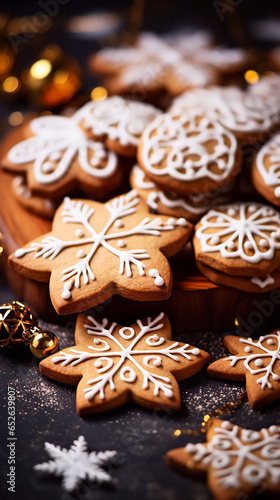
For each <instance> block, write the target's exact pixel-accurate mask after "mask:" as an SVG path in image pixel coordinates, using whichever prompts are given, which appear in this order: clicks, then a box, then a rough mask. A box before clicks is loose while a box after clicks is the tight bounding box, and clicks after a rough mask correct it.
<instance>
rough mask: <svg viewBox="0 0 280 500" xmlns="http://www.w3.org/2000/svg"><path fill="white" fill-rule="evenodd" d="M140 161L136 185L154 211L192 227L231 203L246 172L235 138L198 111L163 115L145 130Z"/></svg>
mask: <svg viewBox="0 0 280 500" xmlns="http://www.w3.org/2000/svg"><path fill="white" fill-rule="evenodd" d="M137 156H138V162H139V166H136V167H134V169H133V170H132V174H131V184H132V186H133V187H134V188H135V189H137V190H139V192H140V194H141V196H143V197H144V198H145V200H146V201H147V203H148V205H149V206H150V208H151V209H152V210H154V211H156V212H157V213H166V214H169V215H173V216H184V217H187V218H188V219H189V220H191V221H192V222H194V221H197V220H198V219H199V217H200V216H201V215H202V214H203V213H205V212H206V211H207V210H208V209H209V208H210V206H213V204H216V203H217V202H218V201H220V202H221V201H222V199H223V200H225V199H228V196H229V193H230V192H231V190H232V184H233V180H234V179H235V177H236V175H237V174H238V172H239V170H240V167H241V153H240V150H239V147H238V142H237V140H236V138H235V136H234V135H233V134H232V133H231V132H230V131H229V130H227V129H226V128H225V127H224V126H223V125H221V124H220V123H218V121H217V120H214V119H212V118H210V117H208V116H207V115H206V113H205V112H204V110H203V109H199V108H196V109H192V110H190V111H189V112H188V113H184V112H182V113H181V112H178V113H165V114H162V115H159V116H158V117H157V118H156V119H155V120H153V122H152V123H150V125H148V126H147V127H146V128H145V130H144V132H143V134H142V137H141V140H140V144H139V148H138V155H137Z"/></svg>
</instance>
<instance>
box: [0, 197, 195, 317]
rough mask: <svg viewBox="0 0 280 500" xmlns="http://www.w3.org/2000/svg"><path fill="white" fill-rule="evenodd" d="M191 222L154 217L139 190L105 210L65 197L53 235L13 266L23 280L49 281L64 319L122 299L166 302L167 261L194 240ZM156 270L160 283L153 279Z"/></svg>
mask: <svg viewBox="0 0 280 500" xmlns="http://www.w3.org/2000/svg"><path fill="white" fill-rule="evenodd" d="M191 232H192V225H191V224H189V223H188V222H187V221H186V220H185V219H182V218H180V219H178V220H177V219H173V220H172V224H171V223H170V220H169V217H167V216H161V217H158V216H155V215H151V214H149V212H148V207H147V205H146V204H145V203H144V202H143V201H141V200H140V199H139V196H138V194H137V192H136V191H131V192H129V193H127V194H125V195H122V196H118V197H117V198H114V199H113V200H111V201H109V202H108V203H106V205H103V204H101V203H98V202H95V201H90V200H86V201H85V200H70V199H69V198H65V200H64V203H63V204H62V205H61V206H60V207H59V209H58V210H57V212H56V215H55V217H54V221H53V230H52V232H50V233H48V234H46V235H45V236H43V237H40V238H37V239H36V240H34V241H33V242H31V243H30V244H29V245H26V246H25V247H24V248H21V249H18V250H17V251H16V252H15V253H14V254H13V255H12V256H11V257H10V263H11V265H12V266H13V267H15V268H16V270H17V271H19V272H20V273H22V274H24V275H27V276H29V277H32V278H33V279H35V280H38V281H48V280H49V277H50V276H51V277H50V296H51V300H52V303H53V306H54V308H55V309H56V311H57V312H58V313H59V314H68V313H73V312H81V311H82V310H85V309H88V308H89V307H93V306H95V305H97V304H99V303H100V302H104V301H105V300H107V299H108V298H109V297H111V296H112V295H113V294H115V293H117V294H119V295H122V296H124V297H129V298H132V299H136V300H161V299H164V298H168V297H169V295H170V293H171V286H172V275H171V269H170V266H169V263H168V261H167V259H166V258H165V256H164V255H166V256H168V257H169V256H171V255H174V254H175V253H177V252H178V251H179V250H180V249H181V248H182V247H183V246H184V244H185V243H186V241H187V240H188V239H189V237H190V235H191ZM154 269H156V270H157V273H158V275H159V276H160V277H161V280H156V279H154V278H156V277H157V275H156V276H154V277H153V276H152V275H151V274H150V271H151V270H154Z"/></svg>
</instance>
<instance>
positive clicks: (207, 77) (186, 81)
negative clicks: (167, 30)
mask: <svg viewBox="0 0 280 500" xmlns="http://www.w3.org/2000/svg"><path fill="white" fill-rule="evenodd" d="M192 40H193V39H191V38H190V40H189V42H188V43H189V46H191V44H192ZM185 45H186V42H185ZM192 50H194V49H192ZM90 65H91V67H92V69H93V71H94V72H97V73H99V74H101V75H105V76H107V77H108V78H107V80H106V86H107V88H109V89H110V91H111V93H113V94H114V93H122V92H131V91H136V90H140V91H141V90H142V95H141V94H140V96H141V97H142V98H143V99H145V98H146V97H147V94H148V95H149V92H150V91H152V92H156V93H157V92H159V91H161V90H167V91H169V92H171V93H172V94H174V95H178V94H179V93H180V92H183V91H184V90H187V89H189V88H193V87H196V86H197V85H202V86H208V85H211V84H214V83H216V82H217V72H216V71H215V70H214V69H213V68H210V67H209V66H208V67H206V66H205V65H202V64H197V63H196V62H194V61H191V60H189V59H188V60H187V58H186V57H185V54H183V52H182V51H181V50H178V49H177V48H175V47H172V46H171V44H170V43H168V42H167V40H164V38H160V37H158V36H156V35H154V34H152V33H142V34H141V35H140V36H139V37H138V39H137V41H136V43H135V45H134V46H133V47H117V48H105V49H102V50H100V51H99V52H98V53H97V54H95V55H94V56H93V57H92V58H91V60H90ZM178 69H179V72H180V75H181V76H180V81H179V82H178V83H179V86H178V87H177V85H174V82H173V81H174V80H177V79H178Z"/></svg>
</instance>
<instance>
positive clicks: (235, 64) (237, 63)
mask: <svg viewBox="0 0 280 500" xmlns="http://www.w3.org/2000/svg"><path fill="white" fill-rule="evenodd" d="M193 60H194V61H195V62H197V63H198V64H202V65H206V66H207V65H208V66H210V67H212V68H214V69H215V70H217V71H218V72H220V73H221V74H223V75H229V74H233V73H239V72H240V71H243V70H244V69H246V68H248V65H249V63H250V62H251V57H250V56H249V54H248V52H247V51H245V50H243V49H240V48H228V47H223V46H220V47H219V46H218V47H204V48H202V50H200V51H197V52H194V53H193Z"/></svg>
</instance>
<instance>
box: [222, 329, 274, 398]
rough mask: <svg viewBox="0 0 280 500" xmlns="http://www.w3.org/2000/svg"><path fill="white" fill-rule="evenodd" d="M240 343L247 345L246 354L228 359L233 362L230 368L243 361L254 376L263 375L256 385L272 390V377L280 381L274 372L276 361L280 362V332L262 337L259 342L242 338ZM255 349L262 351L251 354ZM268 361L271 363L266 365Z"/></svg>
mask: <svg viewBox="0 0 280 500" xmlns="http://www.w3.org/2000/svg"><path fill="white" fill-rule="evenodd" d="M239 342H241V343H242V344H245V349H244V351H245V353H246V354H245V355H244V356H234V355H232V356H229V357H228V358H227V359H229V360H231V363H230V366H235V365H236V363H238V362H239V361H243V364H244V367H245V368H246V369H247V370H248V371H249V372H250V373H251V374H252V375H259V374H263V376H262V377H260V378H258V379H257V380H256V383H257V384H260V385H261V388H262V389H265V388H268V389H272V384H271V382H270V381H269V378H270V377H271V378H272V380H275V381H278V380H280V376H279V375H278V373H276V372H275V371H274V369H275V364H276V361H278V362H279V361H280V331H277V332H276V334H273V333H271V334H269V335H265V336H261V337H260V338H259V339H258V340H252V339H251V338H248V339H245V338H240V339H239ZM264 342H266V345H264ZM270 346H271V348H270ZM254 347H255V348H256V347H257V348H258V349H260V351H261V352H259V353H252V354H250V352H251V351H252V348H254ZM272 347H274V348H272ZM268 361H269V363H268V364H265V362H268Z"/></svg>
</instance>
